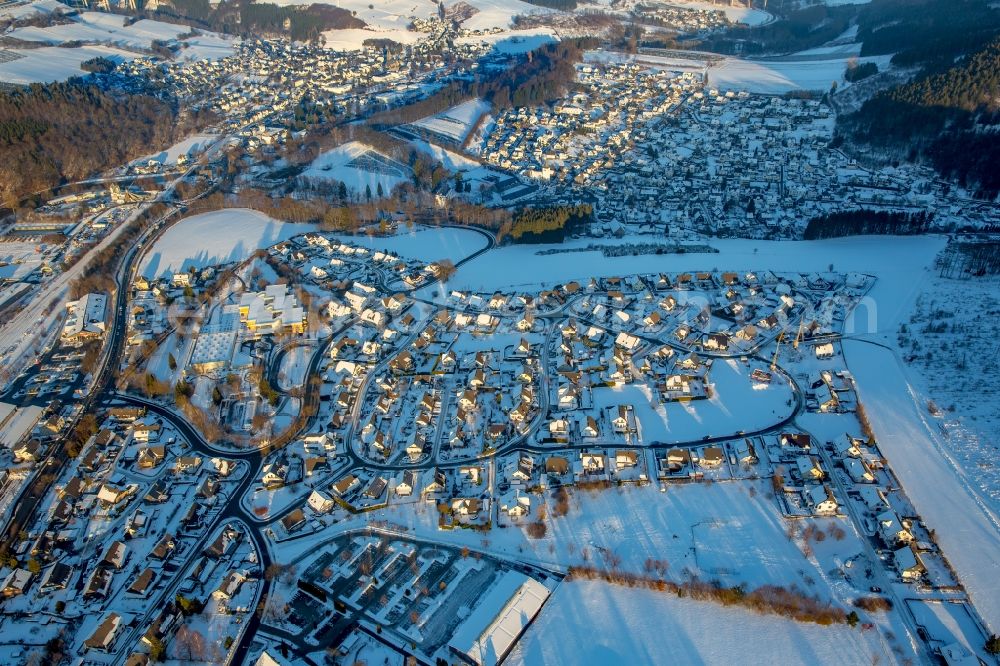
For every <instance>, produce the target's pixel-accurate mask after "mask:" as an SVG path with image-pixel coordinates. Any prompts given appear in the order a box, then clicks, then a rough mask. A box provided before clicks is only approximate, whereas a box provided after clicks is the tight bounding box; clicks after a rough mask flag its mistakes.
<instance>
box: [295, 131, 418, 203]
mask: <svg viewBox="0 0 1000 666" xmlns="http://www.w3.org/2000/svg"><path fill="white" fill-rule="evenodd" d="M302 177H303V178H314V179H317V180H336V181H340V182H342V183H344V185H346V186H347V189H348V191H349V192H351V193H353V194H354V195H356V196H363V195H364V194H365V192H366V188H369V189H371V194H372V196H375V195H376V193H377V192H378V187H379V185H381V186H382V191H383V192H384V193H385V194H388V193H389V192H391V191H392V188H394V187H396V185H398V184H400V183H402V182H405V181H406V180H408V179H409V177H410V169H409V167H407V166H406V165H405V164H400V163H399V162H396V161H395V160H393V159H391V158H389V157H387V156H385V155H383V154H382V153H379V152H378V151H376V150H375V149H374V148H372V147H371V146H368V145H366V144H364V143H361V142H359V141H350V142H348V143H345V144H343V145H340V146H337V147H336V148H334V149H333V150H328V151H327V152H325V153H323V154H321V155H320V156H319V157H317V158H316V159H315V160H314V161H313V163H312V164H311V165H309V168H308V169H306V170H305V171H304V172H303V173H302Z"/></svg>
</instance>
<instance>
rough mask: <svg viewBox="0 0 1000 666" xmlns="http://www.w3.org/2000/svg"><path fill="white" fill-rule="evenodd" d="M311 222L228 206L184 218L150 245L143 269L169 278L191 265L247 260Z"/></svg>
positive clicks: (308, 227)
mask: <svg viewBox="0 0 1000 666" xmlns="http://www.w3.org/2000/svg"><path fill="white" fill-rule="evenodd" d="M313 229H315V227H314V226H313V225H311V224H290V223H288V222H279V221H278V220H274V219H271V218H270V217H268V216H267V215H264V214H263V213H259V212H257V211H255V210H249V209H247V208H227V209H224V210H217V211H212V212H211V213H202V214H201V215H194V216H192V217H189V218H187V219H184V220H181V221H180V222H178V223H176V224H175V225H174V226H172V227H170V228H169V229H167V231H165V232H164V233H163V235H162V236H161V237H160V238H159V240H157V241H156V243H154V244H153V247H151V248H149V253H148V254H147V255H146V257H145V258H144V259H143V262H142V265H141V268H140V270H139V272H140V273H141V274H142V275H143V276H145V277H147V278H154V277H169V276H170V275H172V274H173V273H177V272H180V271H184V270H187V269H188V268H190V267H191V266H194V267H195V268H204V267H205V266H212V265H215V264H222V263H229V262H235V261H243V260H244V259H247V258H248V257H250V255H251V254H253V253H254V252H255V251H256V250H259V249H262V248H266V247H269V246H271V245H274V244H275V243H279V242H281V241H283V240H287V239H288V238H291V237H292V236H295V235H297V234H301V233H305V232H306V231H312V230H313Z"/></svg>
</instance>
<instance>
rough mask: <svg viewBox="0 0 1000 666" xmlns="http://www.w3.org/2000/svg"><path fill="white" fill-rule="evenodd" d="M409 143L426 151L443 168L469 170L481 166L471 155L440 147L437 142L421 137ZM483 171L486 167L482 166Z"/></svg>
mask: <svg viewBox="0 0 1000 666" xmlns="http://www.w3.org/2000/svg"><path fill="white" fill-rule="evenodd" d="M410 143H412V144H413V145H414V147H416V148H417V149H418V150H419V151H421V152H423V153H426V154H427V155H428V156H430V157H431V158H433V159H434V160H436V161H438V162H440V163H441V164H442V165H444V168H445V169H448V170H449V171H469V170H471V169H479V168H482V167H480V165H479V162H477V161H476V160H474V159H472V158H471V157H466V156H465V155H460V154H459V153H456V152H455V151H453V150H448V149H447V148H442V147H441V146H439V145H437V144H433V143H428V142H426V141H424V140H423V139H413V140H412V141H411V142H410ZM483 171H486V169H485V168H483Z"/></svg>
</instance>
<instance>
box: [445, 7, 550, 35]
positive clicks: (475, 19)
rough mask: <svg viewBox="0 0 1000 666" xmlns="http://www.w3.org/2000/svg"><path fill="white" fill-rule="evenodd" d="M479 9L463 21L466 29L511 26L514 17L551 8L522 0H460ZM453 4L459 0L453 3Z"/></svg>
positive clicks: (540, 12) (539, 12) (546, 10)
mask: <svg viewBox="0 0 1000 666" xmlns="http://www.w3.org/2000/svg"><path fill="white" fill-rule="evenodd" d="M460 1H462V2H465V3H466V4H469V5H472V7H474V8H475V9H476V10H478V11H477V12H476V13H475V14H474V15H473V16H472V17H471V18H469V19H467V20H465V21H463V22H462V27H463V28H465V29H466V30H490V29H491V28H509V27H511V25H512V24H513V21H514V17H515V16H518V15H521V16H525V15H528V14H544V13H547V12H549V11H551V10H548V9H545V8H543V7H539V6H538V5H532V4H528V3H527V2H521V0H460ZM451 4H452V5H455V4H458V2H455V3H451Z"/></svg>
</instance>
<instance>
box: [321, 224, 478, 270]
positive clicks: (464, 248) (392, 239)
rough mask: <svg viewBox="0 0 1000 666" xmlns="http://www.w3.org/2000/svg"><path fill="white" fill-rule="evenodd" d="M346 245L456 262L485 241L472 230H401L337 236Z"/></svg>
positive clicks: (476, 249) (421, 228)
mask: <svg viewBox="0 0 1000 666" xmlns="http://www.w3.org/2000/svg"><path fill="white" fill-rule="evenodd" d="M340 239H341V240H343V241H344V242H345V243H351V244H353V245H360V246H361V247H367V248H369V249H372V250H387V251H389V252H392V253H394V254H398V255H400V256H402V257H408V258H411V259H419V260H421V261H427V262H430V261H437V260H439V259H451V260H452V261H454V262H458V261H460V260H462V259H464V258H465V257H468V256H469V255H470V254H473V253H474V252H477V251H478V250H481V249H482V248H484V247H486V238H485V237H484V236H483V235H482V234H480V233H478V232H475V231H469V230H467V229H455V228H454V227H445V228H442V229H428V228H426V227H417V228H414V229H401V230H400V232H399V233H398V234H396V235H395V236H388V237H385V236H340Z"/></svg>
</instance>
